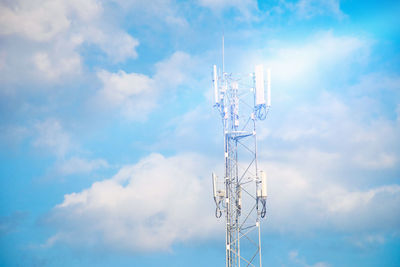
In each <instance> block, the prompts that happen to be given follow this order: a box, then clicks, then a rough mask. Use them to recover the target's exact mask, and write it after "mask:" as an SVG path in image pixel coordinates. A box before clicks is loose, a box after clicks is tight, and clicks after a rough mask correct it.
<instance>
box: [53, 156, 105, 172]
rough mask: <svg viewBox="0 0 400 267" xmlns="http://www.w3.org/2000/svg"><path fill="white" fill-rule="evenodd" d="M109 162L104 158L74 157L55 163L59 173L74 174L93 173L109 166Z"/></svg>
mask: <svg viewBox="0 0 400 267" xmlns="http://www.w3.org/2000/svg"><path fill="white" fill-rule="evenodd" d="M108 167H109V164H108V163H107V161H105V160H104V159H92V160H90V159H85V158H81V157H72V158H69V159H67V160H65V161H62V162H59V163H57V164H56V165H55V170H56V172H57V174H61V175H72V174H77V173H91V172H93V171H96V170H98V169H104V168H108Z"/></svg>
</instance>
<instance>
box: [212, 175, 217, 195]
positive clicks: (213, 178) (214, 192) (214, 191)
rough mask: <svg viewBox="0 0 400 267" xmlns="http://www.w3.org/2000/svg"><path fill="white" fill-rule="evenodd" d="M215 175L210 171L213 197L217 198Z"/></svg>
mask: <svg viewBox="0 0 400 267" xmlns="http://www.w3.org/2000/svg"><path fill="white" fill-rule="evenodd" d="M217 179H218V178H217V176H216V175H215V173H212V182H213V195H214V198H215V199H217Z"/></svg>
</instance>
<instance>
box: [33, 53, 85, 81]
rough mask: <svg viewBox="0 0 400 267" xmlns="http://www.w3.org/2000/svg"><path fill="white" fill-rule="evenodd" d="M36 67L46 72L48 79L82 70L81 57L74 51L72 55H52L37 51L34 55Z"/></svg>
mask: <svg viewBox="0 0 400 267" xmlns="http://www.w3.org/2000/svg"><path fill="white" fill-rule="evenodd" d="M33 62H34V65H35V66H36V68H37V69H38V70H39V71H40V72H42V73H43V74H44V76H45V77H46V79H49V80H53V79H57V78H59V77H60V76H61V75H66V74H77V73H80V71H81V58H80V56H79V55H78V54H76V53H73V54H72V57H61V58H57V57H50V56H49V54H48V53H46V52H37V53H35V55H34V56H33Z"/></svg>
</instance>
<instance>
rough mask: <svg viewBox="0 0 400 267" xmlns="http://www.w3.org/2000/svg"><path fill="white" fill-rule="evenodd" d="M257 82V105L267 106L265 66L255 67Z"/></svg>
mask: <svg viewBox="0 0 400 267" xmlns="http://www.w3.org/2000/svg"><path fill="white" fill-rule="evenodd" d="M254 75H255V80H256V105H257V106H258V105H263V104H265V97H264V66H263V65H256V67H255V72H254Z"/></svg>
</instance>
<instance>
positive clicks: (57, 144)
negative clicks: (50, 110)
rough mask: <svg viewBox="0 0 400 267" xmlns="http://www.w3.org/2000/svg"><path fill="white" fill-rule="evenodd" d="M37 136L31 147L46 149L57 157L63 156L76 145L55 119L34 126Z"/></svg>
mask: <svg viewBox="0 0 400 267" xmlns="http://www.w3.org/2000/svg"><path fill="white" fill-rule="evenodd" d="M34 127H35V130H36V131H37V135H36V137H35V140H34V141H33V145H34V146H35V147H38V148H43V149H46V150H48V151H50V152H52V153H54V154H56V155H57V156H59V157H63V156H65V155H66V154H67V153H68V152H70V151H71V150H72V149H74V148H76V144H75V143H74V142H72V140H71V137H70V136H69V134H68V133H66V132H65V131H64V129H63V127H62V125H61V123H60V121H59V120H57V119H47V120H44V121H41V122H37V123H36V124H35V126H34Z"/></svg>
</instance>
